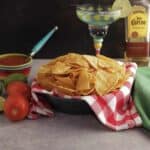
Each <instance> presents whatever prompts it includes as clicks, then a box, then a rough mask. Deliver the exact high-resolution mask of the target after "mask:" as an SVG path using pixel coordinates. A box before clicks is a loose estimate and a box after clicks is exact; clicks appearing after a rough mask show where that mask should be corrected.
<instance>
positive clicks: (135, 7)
mask: <svg viewBox="0 0 150 150" xmlns="http://www.w3.org/2000/svg"><path fill="white" fill-rule="evenodd" d="M131 4H132V12H131V13H130V14H129V16H128V17H127V18H126V20H125V30H126V32H125V33H126V50H125V58H126V59H127V61H133V62H136V63H137V64H138V65H139V66H147V65H148V64H149V60H150V59H149V51H150V2H149V1H148V0H131Z"/></svg>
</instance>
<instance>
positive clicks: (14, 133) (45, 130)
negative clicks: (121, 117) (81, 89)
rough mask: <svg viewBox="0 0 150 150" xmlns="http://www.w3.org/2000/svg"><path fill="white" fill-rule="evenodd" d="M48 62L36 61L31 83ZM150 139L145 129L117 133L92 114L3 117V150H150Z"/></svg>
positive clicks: (0, 122) (0, 149)
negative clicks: (12, 120)
mask: <svg viewBox="0 0 150 150" xmlns="http://www.w3.org/2000/svg"><path fill="white" fill-rule="evenodd" d="M47 61H49V60H40V59H35V60H34V61H33V67H32V71H31V74H30V81H31V80H32V78H33V77H34V76H35V74H36V72H37V69H38V67H39V66H40V65H41V64H44V63H46V62H47ZM149 139H150V132H148V131H146V130H145V129H143V128H134V129H130V130H125V131H120V132H115V131H112V130H110V129H109V128H107V127H105V126H103V125H102V124H101V123H100V122H98V121H97V120H96V118H95V117H94V116H92V115H69V114H63V113H56V114H55V116H54V117H53V118H51V119H50V118H47V117H40V118H39V119H37V120H28V119H26V120H24V121H20V122H16V123H13V122H10V121H9V120H7V118H6V117H4V115H3V114H1V115H0V150H91V149H92V150H100V149H104V150H120V149H121V150H129V149H132V150H149V149H150V140H149Z"/></svg>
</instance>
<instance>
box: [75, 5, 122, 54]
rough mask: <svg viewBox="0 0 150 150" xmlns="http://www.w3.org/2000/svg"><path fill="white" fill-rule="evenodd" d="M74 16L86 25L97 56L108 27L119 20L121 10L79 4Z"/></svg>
mask: <svg viewBox="0 0 150 150" xmlns="http://www.w3.org/2000/svg"><path fill="white" fill-rule="evenodd" d="M76 14H77V16H78V18H79V19H80V20H81V21H83V22H84V23H87V24H88V28H89V33H90V35H91V36H92V37H93V41H94V47H95V50H96V54H99V53H100V50H101V48H102V44H103V40H104V37H105V36H106V34H107V31H108V27H109V25H110V24H111V23H113V22H115V21H116V20H118V19H119V18H120V16H121V10H120V9H115V10H113V9H112V8H111V7H106V6H105V7H104V6H103V7H102V6H101V5H93V4H81V5H78V6H77V7H76Z"/></svg>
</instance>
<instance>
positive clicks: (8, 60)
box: [0, 55, 29, 66]
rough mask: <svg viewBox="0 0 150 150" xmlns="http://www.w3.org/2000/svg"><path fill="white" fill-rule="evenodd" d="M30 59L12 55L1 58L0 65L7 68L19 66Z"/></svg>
mask: <svg viewBox="0 0 150 150" xmlns="http://www.w3.org/2000/svg"><path fill="white" fill-rule="evenodd" d="M28 61H29V60H28V57H27V56H18V55H10V56H4V57H0V65H5V66H17V65H22V64H25V63H27V62H28Z"/></svg>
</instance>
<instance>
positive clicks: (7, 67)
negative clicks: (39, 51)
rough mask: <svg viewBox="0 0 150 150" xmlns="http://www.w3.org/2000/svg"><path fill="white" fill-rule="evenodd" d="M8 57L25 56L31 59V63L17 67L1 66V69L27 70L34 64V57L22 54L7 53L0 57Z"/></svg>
mask: <svg viewBox="0 0 150 150" xmlns="http://www.w3.org/2000/svg"><path fill="white" fill-rule="evenodd" d="M6 56H25V57H27V58H29V61H28V62H26V63H24V64H21V65H15V66H8V65H0V69H9V70H11V69H17V68H20V69H21V68H22V69H23V68H26V67H28V66H31V64H32V57H31V56H28V55H26V54H22V53H6V54H1V55H0V58H2V57H6Z"/></svg>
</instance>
